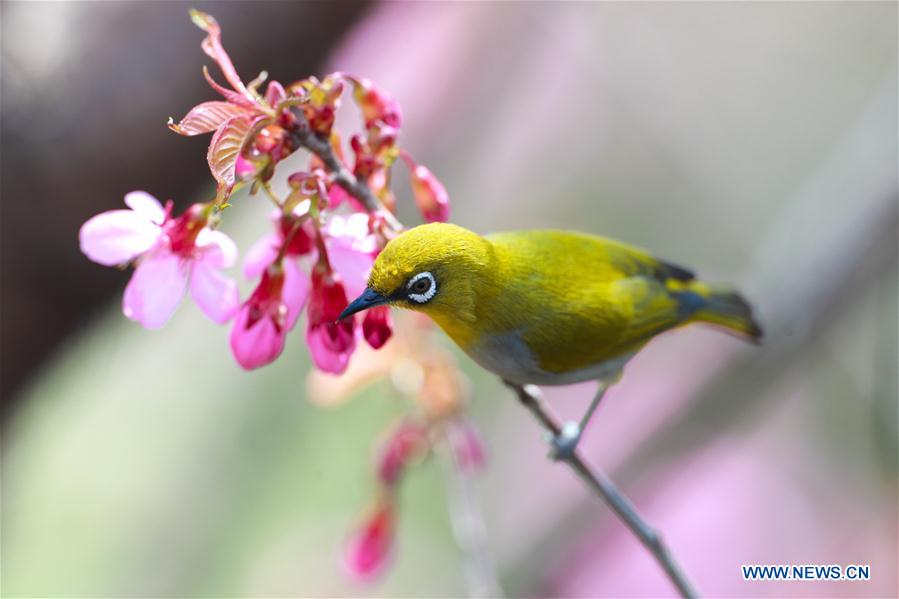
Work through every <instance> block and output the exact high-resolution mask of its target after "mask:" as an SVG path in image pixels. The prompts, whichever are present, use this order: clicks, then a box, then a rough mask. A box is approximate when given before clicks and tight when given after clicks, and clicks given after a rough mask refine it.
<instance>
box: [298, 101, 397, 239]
mask: <svg viewBox="0 0 899 599" xmlns="http://www.w3.org/2000/svg"><path fill="white" fill-rule="evenodd" d="M297 114H301V113H297ZM299 119H300V120H299V127H298V129H297V130H296V131H295V132H294V135H295V136H296V139H297V141H299V142H300V145H301V146H303V147H305V148H306V149H308V150H309V151H310V152H312V153H313V154H315V155H316V156H318V157H319V158H320V159H321V161H322V162H324V163H325V166H326V167H328V170H329V171H331V173H332V174H333V175H334V181H335V182H336V183H337V184H338V185H340V186H341V187H343V188H344V189H345V190H346V191H347V193H349V194H350V195H352V196H353V197H354V198H356V199H357V200H359V201H360V202H361V203H362V205H363V206H364V207H365V209H366V210H367V211H368V212H376V213H378V214H380V215H382V216H383V217H384V220H385V221H386V222H387V224H388V225H389V226H390V228H392V229H393V230H394V231H401V230H402V229H403V225H402V224H401V223H400V221H398V220H397V219H396V217H395V216H394V215H393V213H392V212H390V211H389V210H385V209H384V206H383V205H382V204H381V200H379V199H378V198H377V196H375V194H374V193H372V191H371V189H370V188H369V187H368V185H367V184H366V183H365V182H364V181H360V180H359V179H357V178H356V175H354V174H353V173H352V172H350V169H348V168H347V167H346V165H344V164H343V162H341V160H340V159H339V158H337V154H336V153H335V152H334V148H333V147H331V142H330V141H329V140H327V139H322V138H321V137H319V136H318V135H316V134H315V133H313V132H312V130H311V129H310V128H309V125H308V124H307V123H306V120H305V117H303V116H300V117H299Z"/></svg>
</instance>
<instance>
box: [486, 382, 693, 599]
mask: <svg viewBox="0 0 899 599" xmlns="http://www.w3.org/2000/svg"><path fill="white" fill-rule="evenodd" d="M503 382H504V383H505V384H506V385H507V386H509V387H510V388H511V389H512V390H513V391H515V393H516V394H517V395H518V399H519V400H520V401H521V403H522V404H523V405H524V406H525V407H526V408H527V409H528V410H530V411H531V414H533V415H534V418H536V419H537V421H538V422H540V424H541V425H543V427H544V428H545V429H546V430H548V431H550V432H551V433H552V434H553V435H558V434H560V433H561V432H562V427H561V426H559V423H558V422H556V419H555V417H553V416H552V414H550V412H549V411H548V410H547V409H546V408H545V407H544V406H543V405H542V402H541V399H540V393H539V390H538V389H537V388H536V387H534V386H533V385H518V384H516V383H510V382H509V381H503ZM561 461H563V462H565V463H567V464H568V465H569V466H570V467H571V469H572V470H574V471H575V473H576V474H577V475H578V476H580V477H581V479H582V480H583V481H584V482H585V483H586V484H587V486H588V487H589V488H590V489H591V490H592V491H593V492H594V493H596V494H597V495H598V496H599V497H600V499H602V500H603V501H605V502H606V504H608V506H609V507H610V508H612V510H613V511H614V512H615V513H616V514H617V515H618V517H619V518H620V519H621V521H622V522H624V524H625V526H627V527H628V528H629V529H630V531H631V532H632V533H634V536H636V537H637V539H639V541H640V542H641V543H642V544H643V546H644V547H646V549H647V551H649V552H650V554H652V556H653V557H654V558H655V560H656V561H657V562H658V563H659V565H660V566H661V567H662V569H663V570H664V571H665V574H666V575H667V576H668V579H669V580H670V581H671V583H672V584H673V585H674V586H675V587H676V588H677V590H678V592H679V593H680V594H681V596H682V597H686V598H688V599H692V598H694V597H697V596H698V595H697V593H696V590H695V589H694V588H693V585H692V584H691V583H690V581H689V580H688V579H687V577H686V575H685V574H684V572H683V570H681V568H680V566H679V565H678V564H677V562H676V561H675V559H674V556H673V555H672V554H671V551H670V550H669V549H668V546H667V545H666V544H665V542H664V541H663V540H662V537H661V535H659V533H658V532H656V530H655V529H653V528H652V527H651V526H649V524H647V523H646V521H645V520H644V519H643V517H642V516H640V514H639V513H638V512H637V510H636V508H635V507H634V504H632V503H631V502H630V501H629V500H628V499H627V497H625V496H624V494H623V493H622V492H621V491H619V490H618V488H617V487H616V486H615V484H614V483H613V482H612V481H611V480H609V478H608V477H606V475H605V474H603V473H602V472H601V471H599V470H597V469H596V468H595V467H593V466H592V465H590V464H589V463H588V462H587V461H586V460H585V459H584V457H583V456H582V455H581V454H580V451H578V450H575V451H573V452H570V453H568V454H563V456H562V458H561Z"/></svg>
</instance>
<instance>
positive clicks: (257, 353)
mask: <svg viewBox="0 0 899 599" xmlns="http://www.w3.org/2000/svg"><path fill="white" fill-rule="evenodd" d="M249 316H250V307H249V306H248V305H246V304H245V305H244V306H243V308H241V309H240V312H238V313H237V318H236V319H235V321H234V327H233V328H232V329H231V336H230V338H229V342H230V345H231V353H233V354H234V359H235V360H237V363H238V364H240V365H241V367H243V368H244V369H246V370H253V369H254V368H259V367H260V366H265V365H266V364H270V363H271V362H274V361H275V359H276V358H277V357H278V356H280V355H281V352H282V351H284V333H285V331H284V329H281V330H278V328H277V327H275V325H274V323H273V322H272V321H271V319H269V318H260V319H259V320H257V321H256V322H255V323H253V326H251V327H249V328H247V321H248V319H249Z"/></svg>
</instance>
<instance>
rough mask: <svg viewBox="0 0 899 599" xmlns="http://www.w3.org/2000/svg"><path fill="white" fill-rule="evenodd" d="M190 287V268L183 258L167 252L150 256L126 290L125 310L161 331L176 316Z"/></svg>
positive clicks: (150, 327) (140, 321)
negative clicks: (188, 269) (177, 309)
mask: <svg viewBox="0 0 899 599" xmlns="http://www.w3.org/2000/svg"><path fill="white" fill-rule="evenodd" d="M186 286H187V268H186V265H185V264H184V262H183V260H182V259H181V258H179V257H178V256H176V255H175V254H172V253H171V252H169V251H167V250H161V251H159V252H156V253H153V254H150V255H148V256H147V257H146V258H144V259H143V260H142V261H141V262H140V264H138V265H137V268H136V269H135V270H134V274H133V275H132V276H131V280H130V281H129V282H128V286H127V287H126V288H125V296H124V297H123V298H122V311H123V312H124V313H125V316H127V317H128V318H130V319H131V320H134V321H137V322H139V323H140V324H141V325H142V326H143V327H144V328H147V329H158V328H160V327H162V326H163V325H164V324H165V323H166V322H168V320H169V318H171V316H172V314H174V313H175V309H176V308H177V307H178V304H179V303H181V298H182V297H184V290H185V287H186Z"/></svg>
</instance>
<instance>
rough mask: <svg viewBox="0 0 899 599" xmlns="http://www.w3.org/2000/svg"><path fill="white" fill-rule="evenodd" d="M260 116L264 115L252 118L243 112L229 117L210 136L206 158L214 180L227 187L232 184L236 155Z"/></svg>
mask: <svg viewBox="0 0 899 599" xmlns="http://www.w3.org/2000/svg"><path fill="white" fill-rule="evenodd" d="M262 118H265V117H257V118H255V119H254V118H252V117H250V116H248V115H244V114H242V115H238V116H235V117H231V118H230V119H228V120H227V121H225V122H224V123H223V124H222V125H221V127H219V128H218V130H217V131H216V132H215V135H213V136H212V141H211V142H210V143H209V153H208V154H207V155H206V159H207V161H208V162H209V170H210V171H212V176H213V177H215V180H216V181H218V182H219V183H221V184H223V185H226V186H228V187H230V186H232V185H234V167H235V165H236V164H237V157H238V156H239V155H240V151H241V149H242V148H243V144H244V142H245V141H246V139H247V137H248V134H249V133H250V129H252V127H253V125H254V124H255V123H256V122H257V121H258V120H259V119H262Z"/></svg>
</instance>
